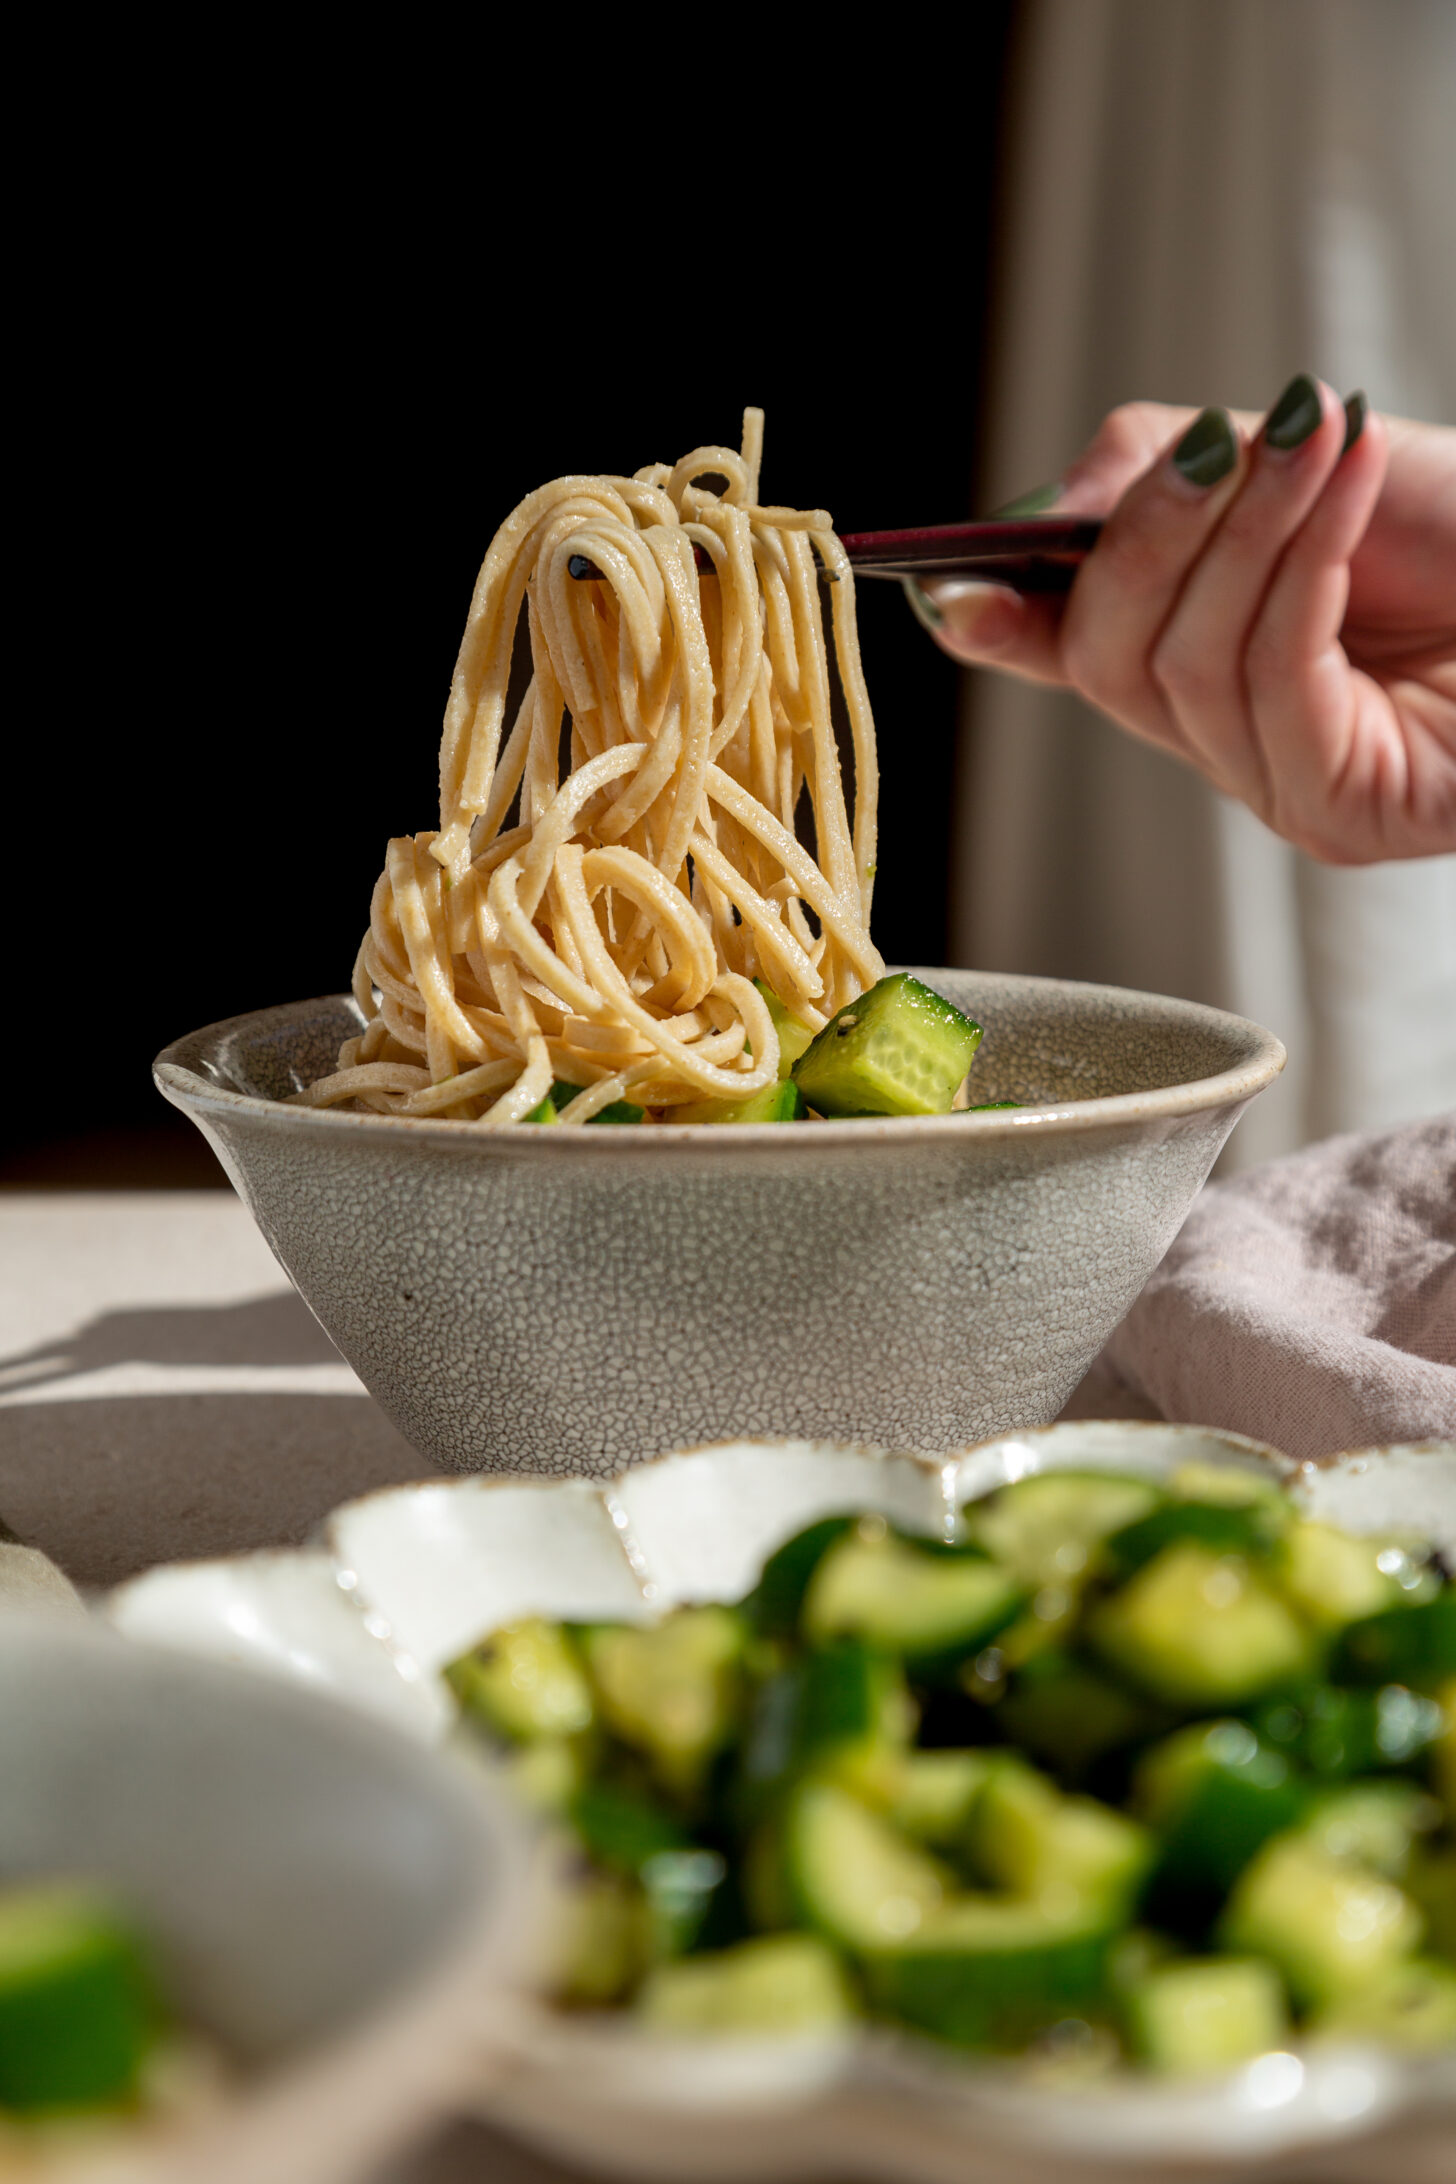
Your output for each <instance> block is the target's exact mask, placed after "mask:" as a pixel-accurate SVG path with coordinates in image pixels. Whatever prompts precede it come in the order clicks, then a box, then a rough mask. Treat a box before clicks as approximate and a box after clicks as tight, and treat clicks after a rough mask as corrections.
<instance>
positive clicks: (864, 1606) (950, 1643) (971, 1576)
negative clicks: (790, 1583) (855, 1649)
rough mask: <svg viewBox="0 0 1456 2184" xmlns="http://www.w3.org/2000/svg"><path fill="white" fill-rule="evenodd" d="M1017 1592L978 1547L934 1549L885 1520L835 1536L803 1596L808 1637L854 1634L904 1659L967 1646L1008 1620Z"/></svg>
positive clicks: (966, 1649) (1019, 1589)
mask: <svg viewBox="0 0 1456 2184" xmlns="http://www.w3.org/2000/svg"><path fill="white" fill-rule="evenodd" d="M1023 1598H1024V1593H1023V1589H1022V1587H1021V1586H1020V1585H1019V1584H1018V1582H1017V1580H1016V1579H1015V1578H1014V1577H1012V1576H1011V1575H1010V1574H1009V1572H1007V1571H1005V1570H1003V1569H1002V1568H1001V1567H1000V1565H999V1564H998V1563H995V1562H989V1561H987V1560H986V1559H985V1558H984V1557H983V1556H982V1555H981V1554H980V1553H979V1552H974V1553H955V1554H944V1553H941V1554H936V1553H934V1552H931V1551H929V1550H928V1549H926V1548H922V1547H919V1546H916V1545H914V1544H912V1543H911V1542H910V1541H908V1540H905V1539H901V1538H899V1537H898V1536H897V1535H896V1534H894V1533H892V1532H891V1531H890V1530H889V1528H888V1527H887V1526H884V1527H881V1528H880V1531H879V1533H878V1536H876V1535H875V1534H874V1533H873V1532H871V1530H870V1528H869V1527H867V1526H866V1525H864V1524H860V1525H858V1526H856V1528H855V1530H854V1531H853V1532H851V1533H848V1534H847V1535H846V1536H845V1537H844V1538H843V1539H841V1540H838V1541H837V1542H836V1543H835V1544H834V1546H832V1547H831V1548H830V1549H829V1551H828V1553H827V1554H826V1555H825V1556H824V1558H823V1560H822V1561H821V1562H820V1564H819V1566H818V1568H817V1569H816V1570H815V1572H814V1575H813V1577H812V1578H811V1580H810V1582H809V1588H808V1591H807V1593H806V1594H805V1596H804V1609H803V1625H804V1631H805V1635H806V1636H807V1637H808V1638H809V1639H810V1640H811V1641H816V1640H817V1641H823V1640H825V1639H830V1638H846V1637H857V1638H863V1639H866V1640H868V1641H869V1642H871V1643H873V1644H875V1645H878V1646H882V1647H884V1649H885V1650H886V1651H887V1652H890V1653H898V1654H900V1655H901V1656H902V1657H903V1658H904V1659H905V1660H906V1661H907V1662H910V1663H912V1664H914V1663H917V1662H925V1661H934V1660H936V1659H938V1658H940V1657H943V1656H946V1655H952V1656H959V1655H962V1654H965V1653H974V1652H976V1651H977V1649H978V1648H979V1647H981V1646H983V1645H984V1644H985V1643H986V1641H987V1640H988V1639H989V1638H991V1637H992V1636H993V1635H994V1634H995V1632H997V1631H998V1630H1000V1629H1001V1628H1002V1627H1003V1625H1004V1624H1006V1623H1008V1622H1010V1620H1011V1618H1012V1616H1013V1615H1014V1614H1015V1613H1016V1611H1017V1609H1018V1608H1019V1607H1020V1606H1021V1603H1022V1600H1023Z"/></svg>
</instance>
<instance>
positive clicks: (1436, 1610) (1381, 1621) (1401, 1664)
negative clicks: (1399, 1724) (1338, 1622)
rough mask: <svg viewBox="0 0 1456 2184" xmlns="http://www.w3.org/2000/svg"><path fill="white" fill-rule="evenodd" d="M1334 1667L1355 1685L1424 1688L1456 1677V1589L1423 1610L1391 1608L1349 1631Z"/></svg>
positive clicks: (1341, 1644)
mask: <svg viewBox="0 0 1456 2184" xmlns="http://www.w3.org/2000/svg"><path fill="white" fill-rule="evenodd" d="M1333 1666H1334V1669H1335V1672H1336V1674H1338V1675H1341V1676H1343V1677H1345V1678H1347V1679H1348V1680H1349V1681H1350V1682H1352V1683H1404V1684H1414V1685H1415V1686H1416V1687H1417V1688H1420V1687H1421V1686H1424V1685H1430V1684H1436V1683H1441V1682H1444V1680H1445V1679H1446V1678H1447V1677H1448V1676H1456V1587H1450V1586H1448V1587H1447V1588H1446V1590H1445V1591H1444V1592H1441V1593H1439V1594H1438V1595H1437V1596H1436V1598H1435V1599H1434V1600H1428V1601H1426V1602H1425V1603H1424V1604H1423V1605H1421V1606H1418V1607H1409V1608H1407V1607H1400V1608H1387V1609H1386V1610H1385V1611H1384V1612H1383V1613H1382V1614H1380V1615H1370V1616H1366V1617H1365V1618H1364V1619H1363V1620H1362V1621H1361V1622H1358V1623H1351V1624H1349V1625H1347V1627H1346V1629H1345V1631H1344V1633H1343V1634H1342V1636H1341V1638H1340V1642H1339V1644H1338V1646H1337V1647H1336V1649H1335V1657H1334V1662H1333Z"/></svg>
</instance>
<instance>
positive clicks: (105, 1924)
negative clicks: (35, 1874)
mask: <svg viewBox="0 0 1456 2184" xmlns="http://www.w3.org/2000/svg"><path fill="white" fill-rule="evenodd" d="M155 2025H156V2016H155V2007H154V2004H153V2001H152V1995H151V1987H150V1982H149V1980H148V1977H147V1971H146V1965H145V1961H144V1957H143V1952H142V1949H141V1946H140V1944H139V1943H138V1941H137V1938H136V1935H135V1934H134V1933H133V1932H132V1931H131V1929H130V1928H129V1927H128V1926H127V1925H126V1924H125V1923H124V1921H123V1920H122V1919H121V1918H119V1917H118V1915H117V1913H116V1911H115V1910H114V1908H113V1907H112V1906H111V1905H110V1904H109V1903H107V1902H106V1901H105V1900H104V1899H103V1898H101V1897H100V1896H98V1895H96V1894H95V1893H94V1892H93V1891H91V1890H89V1889H85V1888H80V1887H75V1886H69V1885H64V1884H56V1885H44V1884H39V1885H31V1886H19V1887H10V1888H6V1889H4V1890H3V1891H0V2110H4V2109H11V2110H14V2111H16V2112H17V2113H20V2114H26V2115H34V2114H39V2113H42V2112H45V2111H48V2110H67V2109H85V2108H101V2107H113V2106H117V2105H120V2104H122V2103H125V2102H128V2101H130V2100H131V2099H132V2098H133V2097H134V2096H135V2093H136V2090H137V2084H138V2080H139V2077H140V2074H141V2070H142V2065H143V2063H144V2062H145V2060H146V2056H147V2052H148V2050H149V2048H150V2047H151V2045H152V2041H153V2038H154V2034H155Z"/></svg>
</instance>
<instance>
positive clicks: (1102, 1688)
mask: <svg viewBox="0 0 1456 2184" xmlns="http://www.w3.org/2000/svg"><path fill="white" fill-rule="evenodd" d="M997 1713H998V1716H999V1719H1000V1723H1001V1727H1002V1729H1003V1731H1004V1732H1005V1734H1006V1735H1007V1736H1009V1737H1010V1738H1011V1739H1012V1741H1013V1742H1014V1743H1017V1744H1022V1745H1024V1746H1025V1747H1026V1749H1027V1750H1028V1751H1029V1752H1031V1753H1032V1755H1033V1756H1034V1757H1035V1758H1037V1759H1039V1760H1041V1761H1042V1763H1043V1765H1045V1766H1047V1767H1050V1768H1051V1769H1052V1771H1053V1772H1054V1773H1055V1774H1057V1775H1060V1776H1063V1777H1066V1778H1068V1779H1070V1780H1076V1779H1078V1778H1079V1777H1080V1776H1082V1775H1083V1774H1085V1773H1086V1771H1087V1769H1088V1768H1089V1767H1090V1766H1091V1765H1092V1764H1093V1763H1094V1762H1095V1761H1096V1760H1099V1759H1101V1758H1103V1757H1104V1756H1105V1755H1106V1754H1107V1753H1109V1752H1116V1751H1121V1750H1123V1749H1125V1747H1126V1746H1128V1745H1129V1744H1134V1743H1137V1742H1139V1741H1140V1740H1141V1739H1143V1738H1145V1737H1150V1736H1156V1735H1157V1734H1158V1732H1159V1730H1160V1729H1164V1728H1166V1727H1167V1726H1168V1715H1167V1714H1166V1712H1164V1711H1163V1710H1162V1709H1161V1708H1158V1707H1155V1706H1153V1705H1151V1704H1150V1703H1149V1701H1148V1700H1147V1699H1145V1698H1142V1697H1140V1696H1135V1695H1134V1694H1133V1693H1132V1692H1130V1691H1125V1690H1124V1689H1123V1688H1122V1686H1121V1685H1120V1684H1116V1683H1113V1682H1112V1681H1111V1679H1110V1678H1109V1677H1107V1676H1103V1675H1099V1674H1098V1672H1097V1671H1096V1670H1095V1669H1093V1668H1090V1667H1088V1665H1087V1664H1086V1662H1084V1661H1081V1660H1078V1659H1077V1658H1076V1657H1075V1655H1072V1654H1068V1653H1065V1652H1063V1651H1061V1650H1060V1649H1054V1650H1052V1651H1050V1652H1047V1653H1043V1654H1039V1655H1038V1656H1037V1657H1036V1658H1035V1659H1033V1660H1031V1661H1028V1662H1027V1664H1026V1666H1025V1667H1024V1668H1023V1669H1021V1670H1020V1671H1019V1672H1018V1674H1017V1675H1016V1676H1015V1677H1014V1678H1013V1680H1012V1684H1011V1688H1010V1690H1009V1691H1008V1692H1007V1694H1006V1696H1005V1698H1004V1699H1002V1700H1001V1702H1000V1705H999V1707H998V1708H997Z"/></svg>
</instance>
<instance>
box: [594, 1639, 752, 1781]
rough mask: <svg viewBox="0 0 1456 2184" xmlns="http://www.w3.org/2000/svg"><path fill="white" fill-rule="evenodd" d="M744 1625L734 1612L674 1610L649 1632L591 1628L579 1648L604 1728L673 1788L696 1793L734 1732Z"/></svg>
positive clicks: (743, 1645)
mask: <svg viewBox="0 0 1456 2184" xmlns="http://www.w3.org/2000/svg"><path fill="white" fill-rule="evenodd" d="M747 1639H748V1626H747V1624H746V1623H745V1621H744V1619H743V1617H742V1616H741V1615H739V1614H737V1613H735V1612H734V1610H733V1609H731V1608H717V1607H710V1608H678V1609H677V1610H676V1611H675V1612H674V1613H673V1614H671V1615H669V1616H667V1617H665V1618H664V1620H663V1621H662V1622H660V1623H657V1624H654V1625H652V1626H651V1627H650V1628H648V1629H638V1628H635V1627H633V1626H632V1625H630V1624H620V1625H611V1624H592V1625H588V1626H587V1627H586V1628H585V1629H584V1630H583V1632H582V1637H581V1643H582V1650H583V1652H584V1654H585V1656H586V1664H587V1668H588V1671H589V1673H590V1675H591V1680H592V1683H593V1685H594V1687H595V1690H596V1694H597V1699H598V1702H599V1705H600V1710H601V1715H602V1719H603V1721H604V1722H605V1723H606V1725H607V1727H608V1728H609V1729H611V1730H612V1731H614V1733H615V1734H616V1735H617V1736H619V1737H620V1738H621V1739H622V1741H623V1743H624V1744H630V1745H632V1746H633V1747H634V1749H635V1750H637V1751H640V1752H643V1753H645V1754H646V1755H647V1758H648V1759H649V1761H650V1762H651V1765H652V1768H653V1771H654V1772H655V1773H656V1774H657V1776H658V1777H659V1779H660V1780H661V1781H662V1782H663V1783H664V1784H666V1785H667V1787H668V1788H670V1789H671V1790H673V1791H675V1792H678V1793H680V1794H691V1793H692V1792H694V1791H695V1790H697V1789H698V1788H699V1787H700V1786H701V1784H702V1781H703V1778H704V1776H705V1774H706V1772H707V1768H708V1763H709V1761H710V1760H711V1759H712V1757H713V1755H714V1753H715V1752H718V1751H720V1750H721V1749H722V1747H723V1745H724V1744H726V1743H727V1741H728V1739H729V1737H730V1736H731V1735H732V1732H733V1728H734V1724H735V1720H736V1716H737V1710H738V1701H739V1683H740V1678H739V1664H740V1662H741V1660H742V1656H743V1652H744V1648H745V1645H746V1643H747Z"/></svg>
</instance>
